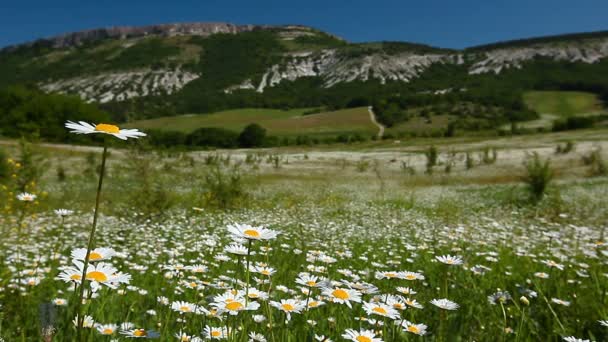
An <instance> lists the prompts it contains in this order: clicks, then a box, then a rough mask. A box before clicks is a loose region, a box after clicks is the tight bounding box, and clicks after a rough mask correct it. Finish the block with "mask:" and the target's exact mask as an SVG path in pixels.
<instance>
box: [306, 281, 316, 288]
mask: <svg viewBox="0 0 608 342" xmlns="http://www.w3.org/2000/svg"><path fill="white" fill-rule="evenodd" d="M306 285H308V286H310V287H312V286H315V285H317V282H316V281H314V280H309V281H307V282H306Z"/></svg>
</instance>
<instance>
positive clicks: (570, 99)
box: [523, 91, 602, 116]
mask: <svg viewBox="0 0 608 342" xmlns="http://www.w3.org/2000/svg"><path fill="white" fill-rule="evenodd" d="M523 96H524V102H525V103H526V105H527V106H528V107H529V108H530V109H533V110H534V111H536V112H537V113H539V114H553V115H557V116H572V115H581V114H595V113H598V112H601V111H602V106H601V102H600V101H599V99H598V98H597V95H595V94H592V93H587V92H580V91H529V92H526V93H524V95H523Z"/></svg>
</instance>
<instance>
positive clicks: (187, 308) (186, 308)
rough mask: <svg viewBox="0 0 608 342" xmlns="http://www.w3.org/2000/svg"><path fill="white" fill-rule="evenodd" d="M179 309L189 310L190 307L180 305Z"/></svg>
mask: <svg viewBox="0 0 608 342" xmlns="http://www.w3.org/2000/svg"><path fill="white" fill-rule="evenodd" d="M179 309H180V311H183V312H190V307H189V306H182V307H180V308H179Z"/></svg>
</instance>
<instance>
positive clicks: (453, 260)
mask: <svg viewBox="0 0 608 342" xmlns="http://www.w3.org/2000/svg"><path fill="white" fill-rule="evenodd" d="M435 259H437V260H438V261H440V262H442V263H444V264H446V265H462V258H461V257H459V256H451V255H442V256H436V257H435Z"/></svg>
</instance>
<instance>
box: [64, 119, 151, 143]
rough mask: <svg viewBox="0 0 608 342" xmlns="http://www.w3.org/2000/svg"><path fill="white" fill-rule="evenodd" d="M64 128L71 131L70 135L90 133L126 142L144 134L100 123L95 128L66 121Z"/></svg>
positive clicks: (86, 124) (85, 123)
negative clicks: (107, 135)
mask: <svg viewBox="0 0 608 342" xmlns="http://www.w3.org/2000/svg"><path fill="white" fill-rule="evenodd" d="M65 127H66V128H69V129H71V131H70V133H76V134H92V133H103V134H109V135H113V136H115V137H117V138H118V139H122V140H127V139H129V138H134V139H137V138H139V137H145V136H146V133H144V132H140V131H139V130H137V129H120V128H118V126H115V125H110V124H104V123H100V124H97V125H95V126H93V125H91V124H90V123H87V122H84V121H79V122H78V123H76V122H72V121H68V122H67V123H66V124H65Z"/></svg>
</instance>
